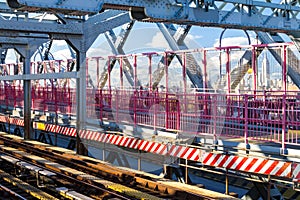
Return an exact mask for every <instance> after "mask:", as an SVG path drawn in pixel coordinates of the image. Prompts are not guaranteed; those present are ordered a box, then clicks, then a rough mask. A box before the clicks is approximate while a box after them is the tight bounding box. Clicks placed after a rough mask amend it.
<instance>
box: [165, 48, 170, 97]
mask: <svg viewBox="0 0 300 200" xmlns="http://www.w3.org/2000/svg"><path fill="white" fill-rule="evenodd" d="M165 73H166V93H168V91H169V73H168V52H165Z"/></svg>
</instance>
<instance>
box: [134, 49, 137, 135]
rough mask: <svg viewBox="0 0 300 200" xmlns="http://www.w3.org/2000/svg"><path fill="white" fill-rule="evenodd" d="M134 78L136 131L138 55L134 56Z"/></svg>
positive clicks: (135, 123) (135, 121)
mask: <svg viewBox="0 0 300 200" xmlns="http://www.w3.org/2000/svg"><path fill="white" fill-rule="evenodd" d="M133 71H134V72H133V73H134V74H133V76H134V106H133V109H134V110H133V113H134V114H133V123H134V131H135V130H136V128H137V127H136V126H137V115H136V114H137V113H136V111H137V62H136V55H134V56H133Z"/></svg>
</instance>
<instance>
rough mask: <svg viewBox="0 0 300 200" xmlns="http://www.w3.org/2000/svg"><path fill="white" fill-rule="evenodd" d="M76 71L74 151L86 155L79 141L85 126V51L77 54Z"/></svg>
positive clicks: (85, 150)
mask: <svg viewBox="0 0 300 200" xmlns="http://www.w3.org/2000/svg"><path fill="white" fill-rule="evenodd" d="M76 64H77V71H78V77H77V79H76V104H77V107H76V118H77V122H76V128H77V135H76V151H77V153H78V154H81V155H86V154H87V148H86V147H85V146H84V145H83V144H82V143H81V139H80V137H79V132H80V130H82V129H85V127H86V87H87V83H86V69H87V67H86V52H85V51H83V52H82V51H79V52H78V54H77V62H76Z"/></svg>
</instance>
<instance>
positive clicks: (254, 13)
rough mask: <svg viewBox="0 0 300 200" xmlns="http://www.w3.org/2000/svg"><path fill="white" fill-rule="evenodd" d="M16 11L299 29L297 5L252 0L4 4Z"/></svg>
mask: <svg viewBox="0 0 300 200" xmlns="http://www.w3.org/2000/svg"><path fill="white" fill-rule="evenodd" d="M7 3H8V5H9V6H10V7H12V8H14V9H17V10H19V11H35V12H38V11H51V12H58V13H65V14H73V15H85V14H95V13H98V12H100V11H102V10H104V9H123V10H124V9H127V10H130V12H131V16H132V18H134V19H138V20H142V21H160V22H162V21H167V22H173V23H177V24H178V23H180V24H189V25H201V26H218V27H227V28H242V29H248V30H249V29H252V30H264V31H275V30H276V31H280V32H293V31H296V32H297V31H298V28H299V11H300V8H299V3H298V2H297V1H279V2H275V1H273V2H272V1H253V0H248V1H246V0H224V1H216V0H192V1H187V0H180V1H175V0H154V1H153V0H143V1H137V0H135V1H127V0H116V1H115V0H114V1H110V0H96V1H93V0H89V1H84V3H83V2H82V1H80V0H73V1H70V0H65V1H61V0H58V1H57V0H50V1H46V2H41V1H39V0H7Z"/></svg>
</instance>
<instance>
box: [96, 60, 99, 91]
mask: <svg viewBox="0 0 300 200" xmlns="http://www.w3.org/2000/svg"><path fill="white" fill-rule="evenodd" d="M96 70H97V71H96V73H97V77H96V81H97V88H98V87H99V76H100V74H99V73H100V72H99V70H100V69H99V57H97V58H96Z"/></svg>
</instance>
